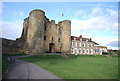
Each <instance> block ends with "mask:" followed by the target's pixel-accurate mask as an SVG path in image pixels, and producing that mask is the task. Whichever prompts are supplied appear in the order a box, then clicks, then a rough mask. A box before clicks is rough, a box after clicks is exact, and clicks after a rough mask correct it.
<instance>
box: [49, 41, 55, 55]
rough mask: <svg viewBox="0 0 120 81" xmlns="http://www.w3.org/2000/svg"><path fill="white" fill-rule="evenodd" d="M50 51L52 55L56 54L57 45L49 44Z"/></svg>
mask: <svg viewBox="0 0 120 81" xmlns="http://www.w3.org/2000/svg"><path fill="white" fill-rule="evenodd" d="M49 51H50V53H54V52H55V44H54V43H50V44H49Z"/></svg>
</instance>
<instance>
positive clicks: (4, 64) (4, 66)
mask: <svg viewBox="0 0 120 81" xmlns="http://www.w3.org/2000/svg"><path fill="white" fill-rule="evenodd" d="M8 67H9V61H8V59H7V57H6V56H2V74H4V73H5V72H6V70H7V69H8Z"/></svg>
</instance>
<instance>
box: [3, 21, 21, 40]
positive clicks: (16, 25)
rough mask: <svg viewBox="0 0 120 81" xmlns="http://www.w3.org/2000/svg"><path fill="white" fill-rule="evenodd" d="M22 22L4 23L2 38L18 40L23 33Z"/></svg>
mask: <svg viewBox="0 0 120 81" xmlns="http://www.w3.org/2000/svg"><path fill="white" fill-rule="evenodd" d="M21 23H22V21H21V20H15V21H12V22H7V21H3V22H2V37H4V38H8V39H16V38H18V37H20V35H21V33H22V28H23V27H22V24H21Z"/></svg>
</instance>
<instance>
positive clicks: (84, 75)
mask: <svg viewBox="0 0 120 81" xmlns="http://www.w3.org/2000/svg"><path fill="white" fill-rule="evenodd" d="M20 59H23V60H26V61H29V62H32V63H34V64H36V65H38V66H41V67H43V68H44V69H46V70H48V71H50V72H52V73H54V74H55V75H57V76H59V77H61V78H63V79H117V78H118V57H117V56H113V57H112V58H110V57H106V56H100V55H96V56H93V55H78V56H74V55H69V58H67V59H65V58H63V57H62V56H61V55H39V56H31V57H27V58H20Z"/></svg>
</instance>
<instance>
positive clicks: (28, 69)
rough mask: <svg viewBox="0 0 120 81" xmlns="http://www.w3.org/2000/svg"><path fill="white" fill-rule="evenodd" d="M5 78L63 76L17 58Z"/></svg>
mask: <svg viewBox="0 0 120 81" xmlns="http://www.w3.org/2000/svg"><path fill="white" fill-rule="evenodd" d="M5 79H61V78H59V77H57V76H56V75H54V74H53V73H51V72H48V71H46V70H44V69H43V68H41V67H39V66H37V65H35V64H32V63H30V62H26V61H23V60H16V62H15V63H14V64H11V65H10V67H9V69H8V72H7V74H6V76H5ZM62 81H63V80H62Z"/></svg>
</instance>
